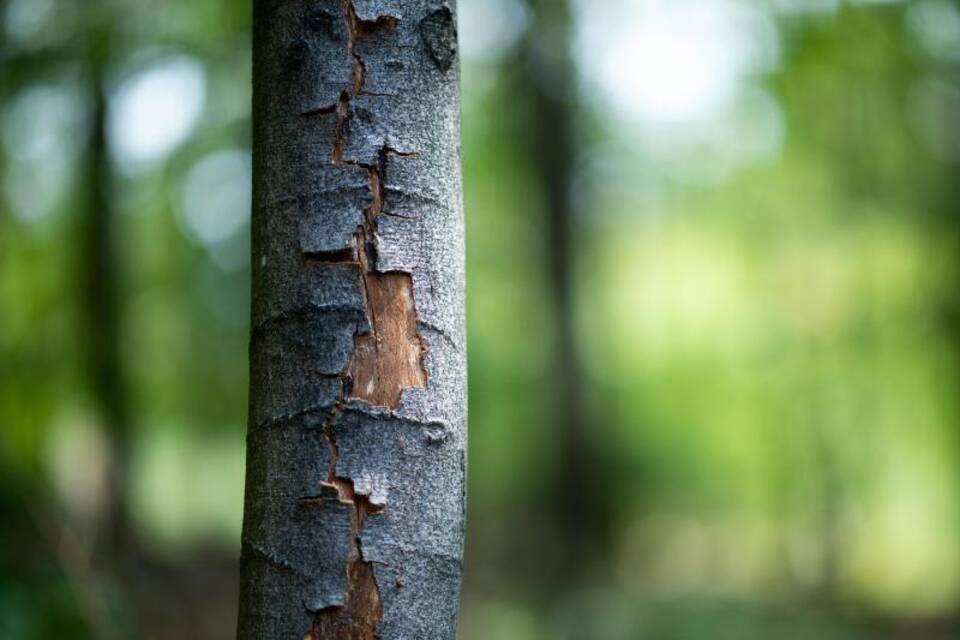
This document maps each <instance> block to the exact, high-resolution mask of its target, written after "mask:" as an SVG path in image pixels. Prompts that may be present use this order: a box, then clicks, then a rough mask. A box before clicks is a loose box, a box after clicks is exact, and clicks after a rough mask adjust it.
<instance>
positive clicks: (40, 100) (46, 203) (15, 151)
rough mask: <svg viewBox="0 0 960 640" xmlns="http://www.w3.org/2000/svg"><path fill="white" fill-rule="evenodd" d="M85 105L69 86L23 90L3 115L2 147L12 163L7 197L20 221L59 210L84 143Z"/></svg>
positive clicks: (7, 175)
mask: <svg viewBox="0 0 960 640" xmlns="http://www.w3.org/2000/svg"><path fill="white" fill-rule="evenodd" d="M86 111H87V105H86V104H85V101H84V100H83V98H82V96H81V93H80V91H79V90H77V88H76V87H73V86H70V85H69V84H50V85H46V84H44V85H35V86H32V87H30V88H28V89H25V90H24V91H23V92H21V93H20V94H19V95H17V96H16V97H15V98H14V99H13V100H11V102H10V104H9V106H8V107H7V109H6V111H5V112H4V114H3V129H2V142H3V148H4V151H5V152H6V153H7V157H8V159H9V163H8V165H7V167H6V171H5V172H4V184H3V187H4V195H5V197H6V200H7V202H8V203H9V205H10V211H11V212H12V213H13V214H14V215H15V216H17V217H18V218H20V219H21V220H28V221H36V220H40V219H41V218H44V217H45V216H46V215H47V214H49V213H51V212H52V211H53V210H54V208H55V207H56V204H57V202H58V201H59V200H60V199H61V198H62V197H63V195H64V192H65V190H66V188H67V186H68V184H69V181H70V175H71V172H72V171H73V169H74V163H75V161H76V158H77V155H78V154H79V153H80V151H81V150H82V145H83V144H84V142H85V136H84V133H85V132H84V128H85V125H86V119H85V115H86Z"/></svg>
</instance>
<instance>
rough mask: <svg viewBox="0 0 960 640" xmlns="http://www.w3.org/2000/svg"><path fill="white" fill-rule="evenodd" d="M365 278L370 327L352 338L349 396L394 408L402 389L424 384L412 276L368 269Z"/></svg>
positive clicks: (421, 348) (419, 386) (420, 386)
mask: <svg viewBox="0 0 960 640" xmlns="http://www.w3.org/2000/svg"><path fill="white" fill-rule="evenodd" d="M363 281H364V289H365V290H366V296H367V309H368V312H369V315H370V323H371V326H372V328H373V331H372V332H370V333H364V334H361V335H358V336H356V338H354V347H353V357H352V358H351V360H350V366H349V368H348V369H347V373H348V375H349V376H350V379H351V380H352V385H351V388H350V397H352V398H358V399H360V400H366V401H367V402H369V403H371V404H376V405H380V406H384V407H391V408H396V407H397V406H398V405H399V404H400V393H401V391H403V389H411V388H421V389H422V388H424V387H426V385H427V380H426V373H425V372H424V370H423V365H422V364H421V361H422V358H423V344H422V342H421V340H420V336H419V335H418V334H417V313H416V310H415V309H414V304H413V280H412V278H411V277H410V274H408V273H377V272H375V271H367V272H366V273H365V274H364V275H363Z"/></svg>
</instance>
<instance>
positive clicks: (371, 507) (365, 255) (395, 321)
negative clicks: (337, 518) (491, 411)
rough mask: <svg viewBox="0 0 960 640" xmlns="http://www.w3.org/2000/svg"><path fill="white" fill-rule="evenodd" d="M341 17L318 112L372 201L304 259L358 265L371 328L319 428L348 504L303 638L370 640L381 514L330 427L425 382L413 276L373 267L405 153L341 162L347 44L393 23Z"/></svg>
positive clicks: (333, 480) (352, 14) (375, 617)
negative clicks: (325, 598)
mask: <svg viewBox="0 0 960 640" xmlns="http://www.w3.org/2000/svg"><path fill="white" fill-rule="evenodd" d="M343 17H344V20H345V22H346V25H347V33H348V41H347V49H348V51H349V52H350V55H351V56H352V57H353V59H354V66H353V74H352V79H351V86H350V87H349V88H347V89H344V90H343V91H342V92H341V94H340V96H339V99H338V101H337V104H336V106H335V108H334V109H331V108H329V107H326V108H324V109H323V110H321V111H320V112H323V113H329V112H330V111H335V113H336V116H337V123H336V133H335V140H334V145H333V152H332V161H333V163H334V164H341V163H345V164H353V165H356V166H358V167H360V168H363V169H364V170H365V171H366V172H367V175H368V177H369V181H370V194H371V203H370V205H369V206H368V207H366V208H365V209H364V213H363V222H362V224H361V225H360V227H358V229H357V232H356V233H355V234H354V250H347V251H340V252H325V253H322V254H319V255H310V256H305V258H307V259H311V258H312V259H314V260H320V261H337V262H356V263H358V266H359V271H360V280H361V285H362V287H361V289H362V294H363V299H364V306H365V308H366V312H367V318H368V321H369V324H370V331H369V332H367V333H363V334H357V335H355V336H354V351H353V354H352V356H351V358H350V362H349V363H348V365H347V367H346V370H345V371H344V372H343V373H342V374H341V375H340V377H341V385H340V397H339V398H338V400H337V403H336V405H335V406H334V408H333V410H332V411H331V413H330V415H329V417H328V418H327V420H326V422H325V423H324V425H323V433H324V436H325V438H326V440H327V445H328V446H329V448H330V466H329V468H328V470H327V479H326V481H325V482H324V484H325V485H326V486H329V487H331V488H333V489H335V490H336V492H337V496H338V500H339V501H340V502H342V503H345V504H351V505H353V506H354V510H353V515H352V519H351V553H350V561H349V562H348V564H347V567H346V574H347V575H346V578H347V588H346V594H345V599H344V603H343V605H339V606H331V607H326V608H324V609H322V610H320V611H317V612H316V613H315V615H314V620H313V625H312V626H311V628H310V630H309V631H308V632H307V633H306V635H305V636H304V640H374V639H375V638H377V637H378V636H377V632H376V629H377V625H378V624H379V622H380V620H381V619H382V618H383V604H382V601H381V598H380V589H379V587H378V585H377V581H376V576H375V573H374V568H373V563H372V562H370V561H368V560H366V559H364V557H363V549H362V548H361V543H360V532H361V530H362V528H363V525H364V522H365V520H366V518H367V517H368V516H369V515H370V514H374V513H379V512H380V511H382V510H383V507H384V505H379V504H374V503H373V502H372V501H371V498H370V496H368V495H364V494H361V493H357V491H356V490H355V485H354V481H353V479H351V478H347V477H343V476H339V475H337V461H338V459H339V450H338V448H337V443H336V439H335V437H334V433H333V428H334V425H335V424H336V422H337V420H339V418H340V416H341V415H342V414H343V411H344V404H345V402H346V400H347V399H360V400H364V401H366V402H369V403H371V404H374V405H379V406H383V407H388V408H391V409H394V408H396V407H397V406H399V404H400V397H401V393H402V391H403V389H409V388H425V387H426V385H427V373H426V369H425V368H424V366H423V356H424V353H425V352H426V347H425V344H424V342H423V339H422V338H421V336H420V335H419V333H418V332H417V312H416V307H415V304H414V297H413V277H412V274H410V273H406V272H401V271H392V272H379V271H377V270H376V268H375V263H376V231H377V222H376V219H377V217H378V216H379V215H380V214H381V212H382V211H383V199H384V189H383V177H384V171H385V166H386V158H387V156H388V154H389V153H395V154H396V155H412V154H407V153H400V152H395V151H394V150H392V149H390V148H389V147H387V146H386V145H385V146H384V147H382V148H381V150H380V154H379V159H378V160H379V162H378V165H377V166H370V165H366V164H362V163H359V162H356V161H345V160H343V150H344V145H345V142H346V139H347V136H348V134H349V124H350V118H351V111H350V101H351V99H352V98H353V97H354V96H358V95H360V94H361V92H362V91H363V85H364V79H365V74H366V65H365V64H364V61H363V60H362V59H361V57H360V56H359V54H357V53H356V51H355V50H354V45H355V44H356V41H357V39H358V38H359V37H361V36H364V35H367V34H370V33H372V32H373V31H375V30H377V29H382V28H385V29H393V28H395V27H396V24H397V18H396V17H394V16H390V15H384V16H378V17H377V18H376V19H375V20H361V19H360V18H359V17H358V16H357V13H356V9H355V8H354V6H353V2H352V0H343Z"/></svg>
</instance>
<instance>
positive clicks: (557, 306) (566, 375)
mask: <svg viewBox="0 0 960 640" xmlns="http://www.w3.org/2000/svg"><path fill="white" fill-rule="evenodd" d="M528 6H529V7H530V9H531V14H532V18H533V20H532V22H531V25H530V27H529V28H528V30H527V34H526V37H525V39H524V43H523V45H524V46H523V51H522V53H523V57H524V67H525V69H526V72H527V73H526V76H525V77H524V87H523V91H525V92H527V93H528V94H529V95H528V98H529V100H530V116H531V121H530V131H531V134H532V135H531V136H530V143H531V144H532V145H533V157H534V162H533V166H534V167H535V168H536V171H535V173H534V176H533V179H534V180H535V182H536V187H537V189H538V190H539V191H540V193H541V196H542V197H543V203H544V208H545V209H544V213H545V216H544V227H545V229H546V230H547V235H546V237H545V244H544V249H545V254H546V264H547V267H548V269H549V277H550V290H549V292H548V294H549V303H550V307H551V310H552V313H551V316H552V318H553V319H554V323H555V324H554V331H555V340H554V352H553V353H554V355H553V366H552V368H551V377H552V379H553V380H554V394H555V398H556V402H555V414H554V421H555V422H554V424H555V429H556V438H557V464H556V473H555V475H554V480H553V482H551V487H552V488H553V495H552V499H551V500H550V507H551V510H552V516H553V519H554V523H555V525H556V526H557V528H558V542H559V543H560V546H561V553H562V554H563V556H564V562H563V565H562V570H563V572H564V573H565V574H566V575H567V576H568V577H571V578H573V579H574V580H582V579H583V577H584V576H583V573H584V571H585V570H586V568H587V567H588V566H590V565H591V564H592V561H593V559H594V556H595V555H597V550H598V549H599V548H602V544H601V531H602V523H603V522H604V521H605V520H606V514H604V513H603V510H602V508H601V505H602V503H603V492H602V489H601V485H602V482H601V480H602V479H601V477H600V473H601V472H600V464H599V460H598V454H597V446H596V444H595V442H594V440H593V438H591V434H590V431H589V429H588V427H589V424H588V420H587V416H586V407H585V402H584V399H585V395H586V394H585V389H586V385H587V383H588V381H587V380H586V376H585V375H584V372H583V366H582V362H581V356H580V349H579V345H578V341H577V331H576V329H577V327H576V315H577V310H576V299H575V282H574V266H575V265H576V262H577V252H576V224H575V222H576V221H575V213H576V212H575V204H574V202H573V198H572V194H571V189H570V185H571V183H572V182H573V177H574V176H573V174H574V164H575V162H576V159H577V144H576V127H575V122H574V120H575V115H576V108H577V105H576V87H574V86H573V79H574V77H575V75H576V74H575V69H574V66H573V62H572V60H571V58H570V50H569V49H570V39H571V38H570V30H571V25H570V15H569V6H568V4H567V0H528Z"/></svg>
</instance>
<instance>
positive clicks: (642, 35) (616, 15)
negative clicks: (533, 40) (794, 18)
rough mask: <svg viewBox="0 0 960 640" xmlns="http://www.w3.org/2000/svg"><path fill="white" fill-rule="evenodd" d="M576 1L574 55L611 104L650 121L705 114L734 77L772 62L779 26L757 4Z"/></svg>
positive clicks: (721, 101)
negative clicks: (578, 13) (600, 4)
mask: <svg viewBox="0 0 960 640" xmlns="http://www.w3.org/2000/svg"><path fill="white" fill-rule="evenodd" d="M587 5H588V3H587V2H586V0H582V2H581V13H582V15H581V19H582V23H583V27H582V28H581V31H580V33H579V38H578V48H577V52H578V58H579V60H580V62H581V65H582V71H583V73H584V74H585V75H586V76H587V78H586V79H587V81H588V82H589V83H592V84H595V85H597V88H599V89H600V90H601V91H602V92H603V94H604V95H605V97H606V98H607V99H608V100H610V101H611V102H612V103H613V105H614V106H615V107H617V108H618V109H620V110H623V111H626V112H628V113H629V114H631V115H632V116H635V117H638V118H640V119H641V120H645V121H648V122H654V123H656V122H689V121H696V120H704V119H707V118H710V117H712V116H714V115H716V114H717V113H718V112H720V111H721V110H723V109H724V108H726V107H727V106H728V105H729V104H730V103H731V102H732V101H733V99H734V97H735V96H736V92H737V83H738V80H739V79H740V78H741V77H742V76H744V75H748V74H750V73H752V72H754V71H758V70H762V69H769V68H771V67H773V66H774V65H775V64H776V61H777V58H778V46H777V35H776V30H775V28H774V26H773V25H772V23H771V22H770V20H769V18H768V17H767V16H766V15H765V14H764V13H763V12H761V11H760V10H758V9H757V8H755V7H752V6H749V5H746V4H742V3H738V2H729V1H722V0H710V1H707V0H686V1H680V2H677V1H675V0H674V1H667V0H642V1H640V2H635V3H630V2H626V1H624V0H619V1H616V2H612V3H610V5H611V6H606V7H605V8H604V10H603V11H596V7H595V6H594V5H592V3H591V4H590V6H587Z"/></svg>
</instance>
